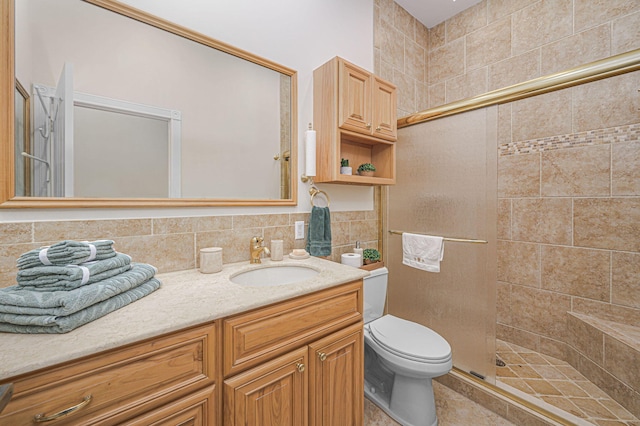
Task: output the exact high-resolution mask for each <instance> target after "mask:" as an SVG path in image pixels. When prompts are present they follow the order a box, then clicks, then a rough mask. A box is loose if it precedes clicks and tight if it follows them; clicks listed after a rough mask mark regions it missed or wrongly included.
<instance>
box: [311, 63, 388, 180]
mask: <svg viewBox="0 0 640 426" xmlns="http://www.w3.org/2000/svg"><path fill="white" fill-rule="evenodd" d="M313 99H314V103H313V120H314V127H315V129H316V132H317V142H316V144H317V145H316V158H317V160H316V161H317V167H316V178H315V181H316V182H331V183H346V184H355V185H393V184H395V181H396V165H395V164H396V147H395V141H396V138H397V125H396V122H397V116H396V88H395V86H394V85H393V84H391V83H389V82H386V81H384V80H382V79H381V78H379V77H377V76H376V75H374V74H371V73H370V72H368V71H366V70H364V69H362V68H359V67H357V66H355V65H353V64H350V63H349V62H347V61H345V60H344V59H342V58H339V57H335V58H333V59H332V60H330V61H329V62H327V63H326V64H324V65H322V66H321V67H319V68H318V69H316V70H315V71H314V72H313ZM342 158H345V159H348V160H349V165H350V166H351V167H352V168H353V172H354V174H353V175H343V174H340V160H341V159H342ZM363 163H372V164H373V165H374V166H375V167H376V173H375V176H373V177H365V176H359V175H357V174H356V169H357V168H358V166H359V165H360V164H363Z"/></svg>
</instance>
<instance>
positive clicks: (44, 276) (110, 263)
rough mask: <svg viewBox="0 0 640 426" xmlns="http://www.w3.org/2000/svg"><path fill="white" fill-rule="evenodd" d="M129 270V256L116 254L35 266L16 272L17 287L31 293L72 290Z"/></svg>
mask: <svg viewBox="0 0 640 426" xmlns="http://www.w3.org/2000/svg"><path fill="white" fill-rule="evenodd" d="M129 269H131V256H129V255H127V254H123V253H118V254H116V255H115V256H114V257H111V258H109V259H105V260H96V261H93V262H87V263H81V264H79V265H65V266H36V267H34V268H29V269H22V270H20V271H18V275H17V277H16V280H17V281H18V286H20V287H21V288H23V289H25V290H32V291H63V290H73V289H75V288H78V287H80V286H83V285H86V284H93V283H96V282H98V281H102V280H105V279H107V278H110V277H113V276H115V275H118V274H121V273H123V272H126V271H128V270H129Z"/></svg>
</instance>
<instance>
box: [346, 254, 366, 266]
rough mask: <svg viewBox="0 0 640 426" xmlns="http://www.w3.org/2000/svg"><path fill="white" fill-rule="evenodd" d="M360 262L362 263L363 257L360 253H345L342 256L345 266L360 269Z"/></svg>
mask: <svg viewBox="0 0 640 426" xmlns="http://www.w3.org/2000/svg"><path fill="white" fill-rule="evenodd" d="M360 262H362V256H360V255H359V254H358V253H345V254H343V255H342V264H343V265H347V266H353V267H355V268H359V267H360V264H361V263H360Z"/></svg>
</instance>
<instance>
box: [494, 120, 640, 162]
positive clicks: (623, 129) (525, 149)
mask: <svg viewBox="0 0 640 426" xmlns="http://www.w3.org/2000/svg"><path fill="white" fill-rule="evenodd" d="M637 140H640V123H635V124H629V125H626V126H618V127H610V128H608V129H598V130H588V131H586V132H580V133H573V134H567V135H559V136H551V137H546V138H541V139H531V140H526V141H517V142H509V143H505V144H502V145H500V146H499V147H498V155H500V156H501V157H502V156H507V155H519V154H533V153H536V152H543V151H553V150H557V149H565V148H577V147H581V146H592V145H604V144H611V143H620V142H628V141H637Z"/></svg>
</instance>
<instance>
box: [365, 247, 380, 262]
mask: <svg viewBox="0 0 640 426" xmlns="http://www.w3.org/2000/svg"><path fill="white" fill-rule="evenodd" d="M362 261H363V263H364V264H365V265H368V264H370V263H376V262H380V252H379V251H378V250H376V249H372V248H367V249H364V250H362Z"/></svg>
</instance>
